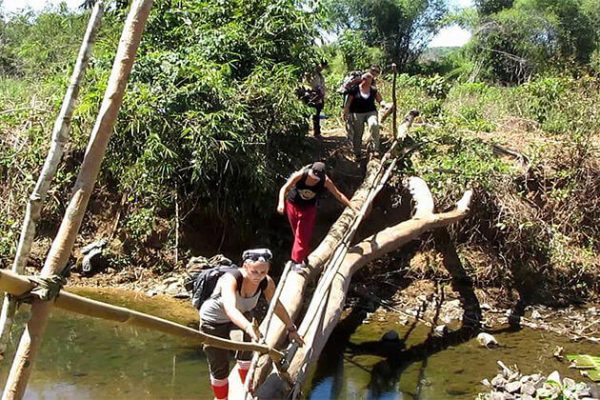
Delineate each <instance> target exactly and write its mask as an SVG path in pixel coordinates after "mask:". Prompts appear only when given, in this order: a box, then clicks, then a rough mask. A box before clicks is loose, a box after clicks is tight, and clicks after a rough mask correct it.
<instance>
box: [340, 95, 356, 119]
mask: <svg viewBox="0 0 600 400" xmlns="http://www.w3.org/2000/svg"><path fill="white" fill-rule="evenodd" d="M353 100H354V96H353V95H351V94H349V95H348V97H347V98H346V104H344V111H343V112H342V119H343V120H344V121H346V120H347V119H348V115H350V105H351V104H352V101H353Z"/></svg>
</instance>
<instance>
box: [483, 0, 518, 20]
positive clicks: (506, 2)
mask: <svg viewBox="0 0 600 400" xmlns="http://www.w3.org/2000/svg"><path fill="white" fill-rule="evenodd" d="M514 2H515V0H475V8H477V12H478V13H479V15H481V16H486V15H491V14H495V13H497V12H500V11H502V10H504V9H506V8H511V7H512V6H513V3H514Z"/></svg>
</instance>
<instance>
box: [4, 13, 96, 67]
mask: <svg viewBox="0 0 600 400" xmlns="http://www.w3.org/2000/svg"><path fill="white" fill-rule="evenodd" d="M2 24H3V28H0V34H1V39H2V40H0V43H2V44H1V45H0V46H2V47H0V49H2V56H0V71H3V72H4V73H6V74H11V75H17V76H28V77H33V76H38V77H39V76H42V75H53V74H65V73H67V71H69V70H70V69H71V67H72V65H73V54H74V53H75V54H76V52H77V49H78V48H79V45H80V44H81V36H82V35H81V34H79V33H80V32H81V33H82V32H83V31H84V30H85V26H86V24H87V15H86V14H79V13H72V12H70V11H69V10H68V9H67V7H66V4H64V3H62V4H61V5H60V6H59V7H57V8H56V9H51V11H48V12H44V13H41V14H35V13H34V12H32V11H28V12H26V13H23V14H18V15H16V16H14V17H13V18H12V19H11V20H10V21H9V22H8V23H6V22H2ZM74 33H77V34H74Z"/></svg>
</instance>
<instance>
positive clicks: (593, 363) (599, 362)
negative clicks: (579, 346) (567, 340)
mask: <svg viewBox="0 0 600 400" xmlns="http://www.w3.org/2000/svg"><path fill="white" fill-rule="evenodd" d="M567 360H569V361H570V362H571V363H572V364H574V367H575V368H577V369H583V370H586V371H585V375H586V376H587V377H588V378H590V379H591V380H593V381H594V382H600V357H597V356H590V355H588V354H567Z"/></svg>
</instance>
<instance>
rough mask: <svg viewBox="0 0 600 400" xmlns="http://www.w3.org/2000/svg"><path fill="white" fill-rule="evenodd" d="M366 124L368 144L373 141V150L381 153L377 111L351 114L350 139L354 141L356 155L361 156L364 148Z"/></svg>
mask: <svg viewBox="0 0 600 400" xmlns="http://www.w3.org/2000/svg"><path fill="white" fill-rule="evenodd" d="M365 124H367V126H368V131H369V133H368V136H367V138H366V142H367V143H368V142H369V141H370V140H372V141H373V150H375V151H379V118H378V117H377V111H371V112H368V113H354V114H350V124H349V125H350V126H349V128H351V129H349V131H348V138H349V139H350V140H351V141H352V146H353V147H354V154H355V155H357V156H360V154H361V147H362V138H363V134H364V132H365Z"/></svg>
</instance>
